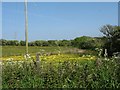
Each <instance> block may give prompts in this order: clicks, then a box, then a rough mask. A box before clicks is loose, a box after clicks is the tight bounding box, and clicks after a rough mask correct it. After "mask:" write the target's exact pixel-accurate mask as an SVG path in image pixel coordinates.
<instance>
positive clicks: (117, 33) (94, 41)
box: [0, 25, 120, 56]
mask: <svg viewBox="0 0 120 90" xmlns="http://www.w3.org/2000/svg"><path fill="white" fill-rule="evenodd" d="M100 32H102V33H103V34H104V35H103V36H102V37H89V36H81V37H76V38H75V39H73V40H47V41H45V40H36V41H31V42H29V43H28V45H29V46H72V47H76V48H79V49H92V50H95V48H102V49H103V53H104V49H107V51H108V56H112V55H113V54H114V53H115V52H120V26H112V25H104V26H102V27H101V29H100ZM0 45H2V46H25V41H18V40H5V39H1V40H0Z"/></svg>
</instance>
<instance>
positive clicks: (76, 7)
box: [2, 2, 118, 41]
mask: <svg viewBox="0 0 120 90" xmlns="http://www.w3.org/2000/svg"><path fill="white" fill-rule="evenodd" d="M24 15H25V14H24V3H22V2H21V3H12V2H8V3H3V4H2V36H3V38H4V39H15V38H16V39H18V40H25V34H24V32H25V20H24ZM28 22H29V23H28V31H29V34H28V35H29V41H33V40H51V39H52V40H56V39H57V40H61V39H74V38H76V37H79V36H83V35H86V36H92V37H94V36H102V33H101V32H100V31H99V30H100V27H101V26H103V25H105V24H111V25H117V24H118V3H117V2H111V3H110V2H103V3H102V2H96V3H95V2H89V3H88V2H85V3H83V2H79V3H70V2H66V3H65V2H64V3H62V2H61V3H57V2H56V3H53V2H47V3H42V2H37V3H35V2H31V3H28Z"/></svg>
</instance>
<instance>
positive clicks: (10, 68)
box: [2, 56, 120, 88]
mask: <svg viewBox="0 0 120 90" xmlns="http://www.w3.org/2000/svg"><path fill="white" fill-rule="evenodd" d="M85 57H86V56H85ZM51 59H52V58H51ZM59 59H60V60H58V59H56V60H58V61H57V62H55V61H54V60H51V62H50V61H49V60H44V59H42V60H41V61H40V63H39V65H38V66H36V64H35V63H34V62H33V61H30V60H29V61H21V62H20V61H14V62H13V61H8V62H3V64H2V69H3V73H2V81H3V82H2V85H3V88H120V73H119V72H120V61H119V59H118V58H115V57H113V58H111V59H106V58H99V59H100V61H101V63H100V64H98V63H96V61H94V60H92V61H91V60H82V61H81V60H76V59H75V60H74V59H73V60H64V61H62V62H61V59H63V58H59ZM68 59H69V58H68Z"/></svg>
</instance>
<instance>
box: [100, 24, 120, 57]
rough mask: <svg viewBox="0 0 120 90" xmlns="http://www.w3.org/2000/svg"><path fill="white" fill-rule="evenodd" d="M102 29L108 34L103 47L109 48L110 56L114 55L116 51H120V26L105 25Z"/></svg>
mask: <svg viewBox="0 0 120 90" xmlns="http://www.w3.org/2000/svg"><path fill="white" fill-rule="evenodd" d="M100 31H101V32H102V33H103V34H104V35H105V36H106V42H105V44H104V47H103V49H107V50H108V56H112V55H113V53H115V52H120V27H119V26H112V25H105V26H103V27H102V28H101V30H100Z"/></svg>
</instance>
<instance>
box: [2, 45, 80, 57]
mask: <svg viewBox="0 0 120 90" xmlns="http://www.w3.org/2000/svg"><path fill="white" fill-rule="evenodd" d="M75 50H79V49H76V48H73V47H37V46H34V47H32V46H30V47H29V54H31V55H35V54H36V53H37V52H40V53H67V52H68V53H69V52H71V53H72V52H75ZM24 54H25V46H2V57H6V56H21V55H24Z"/></svg>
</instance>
